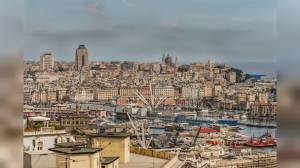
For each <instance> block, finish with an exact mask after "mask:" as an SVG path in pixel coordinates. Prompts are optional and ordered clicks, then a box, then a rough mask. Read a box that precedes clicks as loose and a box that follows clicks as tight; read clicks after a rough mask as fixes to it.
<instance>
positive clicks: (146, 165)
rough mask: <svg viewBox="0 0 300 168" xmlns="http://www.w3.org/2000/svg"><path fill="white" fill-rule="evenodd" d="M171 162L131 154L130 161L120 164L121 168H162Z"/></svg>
mask: <svg viewBox="0 0 300 168" xmlns="http://www.w3.org/2000/svg"><path fill="white" fill-rule="evenodd" d="M168 161H169V160H166V159H159V158H154V157H149V156H144V155H139V154H135V153H130V161H129V162H128V163H125V164H120V166H119V167H120V168H141V167H143V168H160V167H162V166H163V165H164V164H165V163H167V162H168Z"/></svg>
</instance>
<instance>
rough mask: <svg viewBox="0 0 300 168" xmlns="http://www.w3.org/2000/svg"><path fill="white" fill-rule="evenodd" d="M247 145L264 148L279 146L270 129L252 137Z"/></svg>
mask: <svg viewBox="0 0 300 168" xmlns="http://www.w3.org/2000/svg"><path fill="white" fill-rule="evenodd" d="M245 145H246V146H251V147H256V148H263V147H275V146H277V141H276V139H275V138H273V137H272V135H271V133H269V132H268V131H267V132H265V133H264V134H263V135H262V136H260V137H258V138H255V137H253V136H252V137H251V138H250V140H248V141H247V142H246V143H245Z"/></svg>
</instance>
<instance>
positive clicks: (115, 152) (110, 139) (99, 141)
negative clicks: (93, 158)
mask: <svg viewBox="0 0 300 168" xmlns="http://www.w3.org/2000/svg"><path fill="white" fill-rule="evenodd" d="M89 145H90V147H92V148H101V149H103V150H102V151H101V157H120V163H127V162H128V161H129V160H130V137H129V134H127V133H101V134H90V135H89Z"/></svg>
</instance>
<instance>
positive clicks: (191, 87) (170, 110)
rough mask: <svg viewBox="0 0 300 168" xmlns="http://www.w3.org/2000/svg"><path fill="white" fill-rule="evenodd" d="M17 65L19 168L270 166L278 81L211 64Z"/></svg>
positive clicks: (82, 57)
mask: <svg viewBox="0 0 300 168" xmlns="http://www.w3.org/2000/svg"><path fill="white" fill-rule="evenodd" d="M89 53H90V51H89V46H88V45H87V44H78V47H77V48H74V51H73V53H70V55H74V56H73V60H69V61H56V58H57V56H56V55H55V54H53V53H52V52H45V53H40V58H39V60H31V61H29V60H24V74H23V76H24V87H23V95H24V98H23V102H24V105H23V114H24V116H23V120H24V122H23V127H24V130H23V143H24V144H23V147H24V159H23V163H24V167H25V168H42V167H43V168H53V167H57V168H144V167H145V168H200V167H201V168H206V167H207V168H208V167H209V168H213V167H216V168H217V167H224V168H225V167H226V168H227V167H228V168H229V167H230V168H242V167H243V168H248V167H249V168H250V167H277V157H276V156H277V152H276V146H277V123H276V119H277V111H278V110H277V77H276V76H275V77H274V76H270V75H264V74H249V73H247V72H245V71H243V69H240V68H237V67H234V66H232V65H230V64H228V63H224V62H220V61H215V60H213V59H208V60H207V61H205V62H200V61H197V60H196V61H194V62H191V63H188V64H187V63H182V62H181V58H182V56H180V55H178V56H177V55H173V54H170V53H168V52H165V53H161V56H160V57H161V59H159V60H156V61H149V62H145V61H140V60H132V61H101V60H100V59H99V60H97V61H94V60H93V61H90V60H89Z"/></svg>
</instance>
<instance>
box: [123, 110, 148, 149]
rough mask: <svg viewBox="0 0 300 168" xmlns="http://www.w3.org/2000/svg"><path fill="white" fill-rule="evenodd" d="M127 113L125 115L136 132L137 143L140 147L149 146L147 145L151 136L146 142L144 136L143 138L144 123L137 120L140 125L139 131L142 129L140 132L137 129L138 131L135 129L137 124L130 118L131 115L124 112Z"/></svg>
mask: <svg viewBox="0 0 300 168" xmlns="http://www.w3.org/2000/svg"><path fill="white" fill-rule="evenodd" d="M126 114H127V117H128V119H129V121H130V123H131V125H132V128H133V129H134V132H135V134H136V137H137V141H138V143H139V145H140V146H141V147H142V148H146V149H147V148H149V145H150V143H151V141H152V139H153V138H152V137H151V138H150V141H149V142H148V143H147V142H146V138H145V128H144V123H140V122H138V123H139V124H140V125H141V129H142V130H141V131H142V133H140V132H139V131H138V129H137V126H136V125H135V124H134V122H133V119H132V117H131V116H130V114H129V113H128V112H127V113H126Z"/></svg>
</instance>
